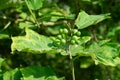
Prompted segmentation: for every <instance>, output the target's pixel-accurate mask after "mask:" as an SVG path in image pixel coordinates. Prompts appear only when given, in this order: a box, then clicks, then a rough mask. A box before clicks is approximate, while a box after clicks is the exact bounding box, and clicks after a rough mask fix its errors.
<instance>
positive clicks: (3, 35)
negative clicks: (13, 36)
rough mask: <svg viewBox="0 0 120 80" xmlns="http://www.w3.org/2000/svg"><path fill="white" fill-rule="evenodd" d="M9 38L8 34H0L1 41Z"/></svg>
mask: <svg viewBox="0 0 120 80" xmlns="http://www.w3.org/2000/svg"><path fill="white" fill-rule="evenodd" d="M6 38H9V35H8V34H0V39H6Z"/></svg>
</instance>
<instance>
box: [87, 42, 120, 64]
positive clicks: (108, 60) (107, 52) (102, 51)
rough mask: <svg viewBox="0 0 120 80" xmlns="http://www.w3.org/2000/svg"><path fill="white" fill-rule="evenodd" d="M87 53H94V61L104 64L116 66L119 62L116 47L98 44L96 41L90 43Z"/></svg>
mask: <svg viewBox="0 0 120 80" xmlns="http://www.w3.org/2000/svg"><path fill="white" fill-rule="evenodd" d="M88 52H89V53H92V54H94V55H95V57H94V58H95V59H94V60H95V63H96V64H98V63H102V64H104V65H109V66H116V65H118V64H120V58H119V57H118V55H119V52H118V49H117V48H115V47H112V46H108V45H102V46H100V45H99V44H98V43H94V44H92V45H91V46H90V47H89V49H88Z"/></svg>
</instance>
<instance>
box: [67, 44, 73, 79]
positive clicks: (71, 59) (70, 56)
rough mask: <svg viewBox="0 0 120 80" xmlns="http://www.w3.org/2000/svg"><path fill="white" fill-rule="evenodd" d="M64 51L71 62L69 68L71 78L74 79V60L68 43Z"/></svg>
mask: <svg viewBox="0 0 120 80" xmlns="http://www.w3.org/2000/svg"><path fill="white" fill-rule="evenodd" d="M66 53H68V54H69V58H70V63H71V70H72V79H73V80H75V70H74V60H73V58H72V55H71V53H70V51H69V45H68V49H67V50H66Z"/></svg>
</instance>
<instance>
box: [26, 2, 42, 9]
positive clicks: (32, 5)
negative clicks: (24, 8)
mask: <svg viewBox="0 0 120 80" xmlns="http://www.w3.org/2000/svg"><path fill="white" fill-rule="evenodd" d="M43 1H44V0H28V6H29V7H30V9H32V10H37V9H40V8H41V7H42V5H43Z"/></svg>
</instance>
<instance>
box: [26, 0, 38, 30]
mask: <svg viewBox="0 0 120 80" xmlns="http://www.w3.org/2000/svg"><path fill="white" fill-rule="evenodd" d="M25 3H26V5H27V7H28V9H29V11H30V13H31V15H32V17H33V19H34V20H35V22H36V24H37V26H38V27H39V28H40V26H39V23H38V21H37V19H36V17H35V15H34V14H33V12H32V10H31V9H30V7H29V4H28V1H27V0H25Z"/></svg>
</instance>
